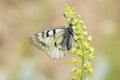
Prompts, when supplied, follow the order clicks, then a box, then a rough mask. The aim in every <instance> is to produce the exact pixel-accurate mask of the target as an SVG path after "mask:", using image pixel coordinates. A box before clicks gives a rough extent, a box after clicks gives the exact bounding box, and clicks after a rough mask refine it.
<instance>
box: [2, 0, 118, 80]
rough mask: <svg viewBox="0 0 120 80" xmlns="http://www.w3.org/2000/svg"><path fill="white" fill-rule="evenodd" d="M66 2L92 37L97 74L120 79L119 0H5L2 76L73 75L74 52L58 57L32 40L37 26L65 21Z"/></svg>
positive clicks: (96, 79) (52, 78)
mask: <svg viewBox="0 0 120 80" xmlns="http://www.w3.org/2000/svg"><path fill="white" fill-rule="evenodd" d="M65 3H67V4H69V5H70V6H73V7H74V8H75V11H76V12H77V13H78V14H80V15H81V16H82V20H84V22H85V24H86V25H87V27H88V32H89V34H90V35H91V36H92V37H93V43H92V46H94V48H95V57H96V58H95V60H94V61H93V64H94V69H95V72H94V75H93V77H92V80H119V79H120V63H119V61H120V51H119V50H120V0H92V1H91V0H0V80H69V76H70V75H71V73H70V72H69V71H70V69H71V64H70V62H69V61H70V60H71V58H72V56H73V55H72V54H70V53H68V54H66V56H65V57H64V58H63V59H61V60H53V59H51V58H49V57H48V56H47V55H46V54H45V52H43V51H40V50H38V49H35V48H33V47H31V46H30V45H29V44H28V42H27V38H28V37H29V36H31V35H32V34H33V33H35V32H38V31H41V30H43V29H47V28H52V27H55V26H58V25H65V19H64V17H63V12H64V6H65Z"/></svg>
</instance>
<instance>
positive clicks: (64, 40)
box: [29, 24, 73, 59]
mask: <svg viewBox="0 0 120 80" xmlns="http://www.w3.org/2000/svg"><path fill="white" fill-rule="evenodd" d="M72 36H73V25H72V24H69V25H68V26H66V27H65V26H64V27H62V28H56V29H49V30H45V31H43V32H38V33H35V34H33V35H32V36H30V37H29V43H30V44H31V45H32V46H34V47H37V48H38V49H40V50H43V51H45V52H46V53H47V54H48V56H50V57H51V58H54V59H60V58H63V57H64V56H65V53H66V51H67V50H70V49H71V48H72Z"/></svg>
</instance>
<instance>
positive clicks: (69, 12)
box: [64, 4, 94, 80]
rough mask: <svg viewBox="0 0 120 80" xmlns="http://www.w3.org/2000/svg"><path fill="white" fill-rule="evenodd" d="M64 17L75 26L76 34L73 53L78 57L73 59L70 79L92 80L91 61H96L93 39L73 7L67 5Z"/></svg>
mask: <svg viewBox="0 0 120 80" xmlns="http://www.w3.org/2000/svg"><path fill="white" fill-rule="evenodd" d="M64 16H65V19H66V23H67V24H71V23H72V24H73V28H74V34H75V35H74V38H73V42H74V48H73V49H72V53H73V54H74V55H76V56H77V57H76V58H73V59H72V61H71V64H72V65H73V68H72V69H71V72H72V73H73V76H71V77H70V79H71V80H78V79H79V80H83V79H84V80H90V76H91V75H92V74H93V67H92V65H91V61H92V60H93V59H94V48H93V47H91V46H90V43H91V42H92V37H91V36H90V35H89V34H88V32H87V27H86V25H84V21H83V20H81V16H80V15H77V13H76V12H75V11H74V8H73V7H70V6H68V5H67V4H66V5H65V11H64ZM79 63H80V64H79ZM85 76H87V77H85Z"/></svg>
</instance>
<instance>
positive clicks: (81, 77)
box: [80, 40, 84, 80]
mask: <svg viewBox="0 0 120 80" xmlns="http://www.w3.org/2000/svg"><path fill="white" fill-rule="evenodd" d="M81 45H82V47H81V49H82V54H83V56H82V73H81V76H80V80H82V79H83V75H84V45H83V42H82V40H81Z"/></svg>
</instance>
